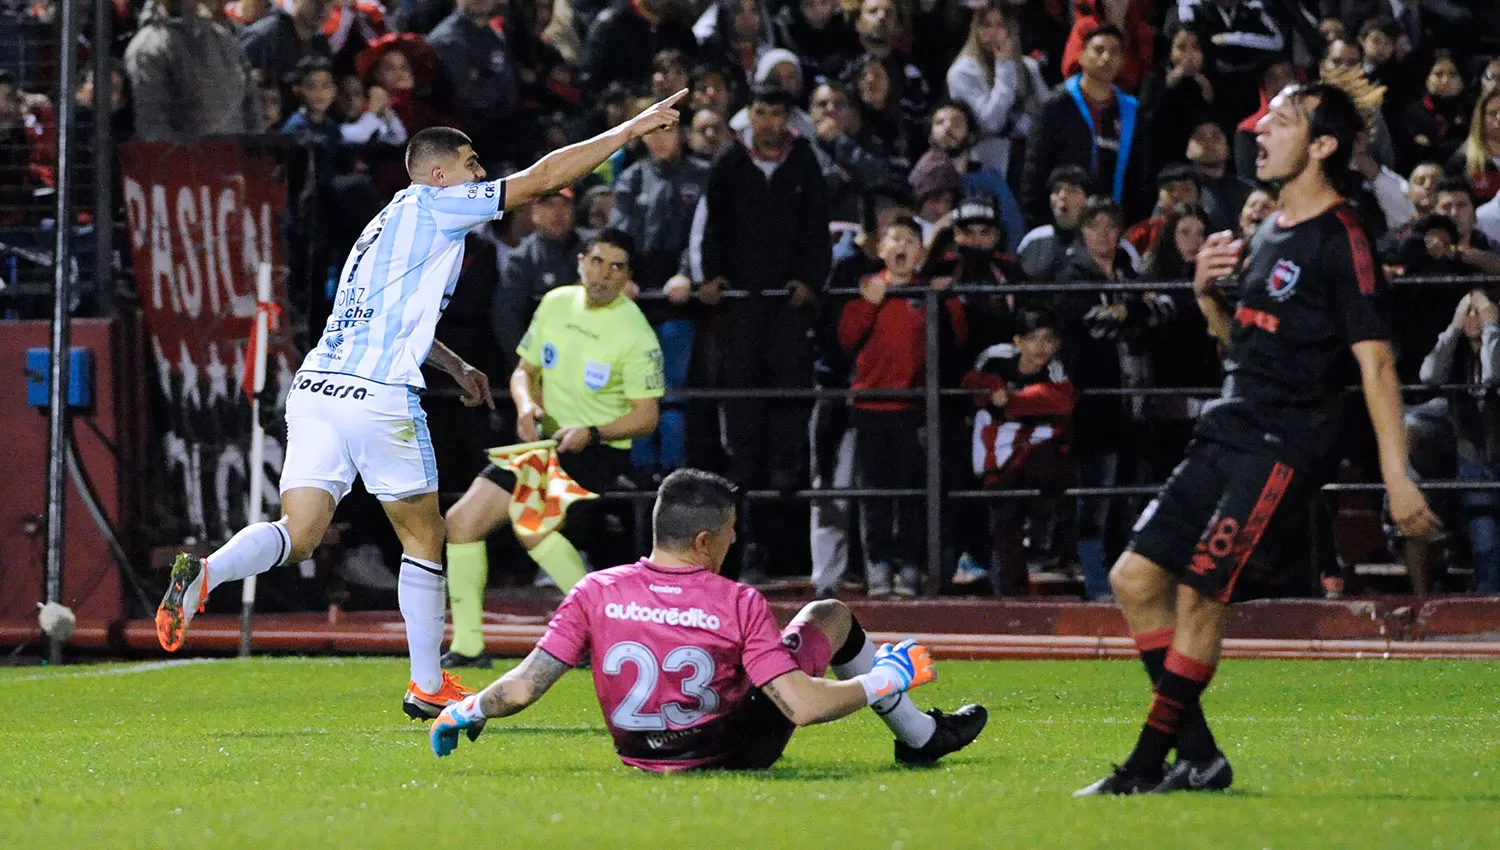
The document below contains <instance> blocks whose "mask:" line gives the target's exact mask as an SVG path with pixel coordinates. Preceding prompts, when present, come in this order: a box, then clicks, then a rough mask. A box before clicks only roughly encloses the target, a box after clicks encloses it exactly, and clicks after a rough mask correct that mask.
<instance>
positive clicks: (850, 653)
mask: <svg viewBox="0 0 1500 850" xmlns="http://www.w3.org/2000/svg"><path fill="white" fill-rule="evenodd" d="M865 640H866V638H865V630H864V627H863V626H861V625H860V624H859V620H858V619H856V618H855V616H854V613H853V612H852V611H851V612H850V613H849V634H848V636H847V637H845V638H844V645H843V646H841V647H839V648H838V649H837V650H835V651H834V653H833V658H832V659H831V660H829V662H828V663H829V665H830V666H837V665H840V664H848V663H849V662H850V661H853V660H854V657H855V656H857V655H859V651H860V650H861V649H864V648H865Z"/></svg>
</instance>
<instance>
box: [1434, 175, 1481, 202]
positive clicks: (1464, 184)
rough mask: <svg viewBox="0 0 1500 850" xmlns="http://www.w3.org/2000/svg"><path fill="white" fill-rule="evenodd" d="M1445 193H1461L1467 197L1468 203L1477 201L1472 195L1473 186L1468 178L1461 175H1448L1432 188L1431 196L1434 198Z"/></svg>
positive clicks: (1476, 197)
mask: <svg viewBox="0 0 1500 850" xmlns="http://www.w3.org/2000/svg"><path fill="white" fill-rule="evenodd" d="M1445 192H1447V193H1452V192H1462V193H1463V194H1465V195H1468V196H1469V202H1470V203H1476V202H1478V200H1479V198H1478V196H1476V195H1475V194H1474V184H1472V183H1470V182H1469V178H1467V177H1464V176H1463V175H1461V174H1450V175H1449V176H1447V177H1444V178H1443V179H1441V180H1439V181H1438V182H1437V185H1436V186H1434V187H1433V188H1432V196H1433V197H1434V198H1435V197H1437V196H1438V195H1441V194H1443V193H1445Z"/></svg>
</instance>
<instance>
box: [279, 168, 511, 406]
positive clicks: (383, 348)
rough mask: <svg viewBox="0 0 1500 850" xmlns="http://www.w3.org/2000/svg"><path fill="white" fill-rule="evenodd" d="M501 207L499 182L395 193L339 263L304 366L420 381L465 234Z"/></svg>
mask: <svg viewBox="0 0 1500 850" xmlns="http://www.w3.org/2000/svg"><path fill="white" fill-rule="evenodd" d="M504 210H505V184H504V183H503V182H502V181H499V180H496V181H493V182H489V183H465V184H462V185H459V186H448V187H446V188H438V187H436V186H419V185H412V186H408V187H407V188H405V189H403V190H401V191H400V192H399V193H397V195H396V197H395V198H392V199H391V202H390V203H389V204H387V205H386V207H385V209H383V210H381V211H380V215H378V216H376V217H375V219H374V220H373V221H371V222H370V223H369V224H367V225H365V229H364V232H363V233H361V234H360V235H359V241H358V242H356V243H355V244H354V250H352V251H350V252H349V259H348V260H346V261H344V270H343V271H342V272H341V273H340V275H339V288H338V293H337V294H336V295H335V296H334V299H333V313H332V314H330V315H329V317H328V324H327V325H326V326H325V327H324V328H323V338H322V339H320V340H319V341H318V345H317V347H316V348H314V349H313V350H312V351H310V352H308V355H307V358H306V359H305V360H303V361H302V368H303V369H306V370H309V371H315V372H329V373H334V374H339V375H355V376H358V377H361V378H364V379H366V380H370V381H376V382H378V383H382V384H395V385H402V384H404V385H406V386H411V387H418V388H422V387H426V386H427V384H426V382H425V381H424V380H423V378H422V361H424V360H426V359H427V354H428V352H429V351H431V349H432V339H433V334H434V333H435V332H436V330H437V323H438V319H440V318H442V315H443V310H445V309H447V307H448V299H449V298H450V297H451V296H452V295H453V287H454V286H455V285H456V284H457V283H458V273H459V270H460V268H461V267H462V265H463V259H464V237H465V236H466V235H467V234H468V232H469V231H470V230H472V229H473V228H475V227H478V226H479V225H481V224H483V223H485V222H487V221H492V220H494V219H498V218H500V216H501V215H502V214H503V213H504Z"/></svg>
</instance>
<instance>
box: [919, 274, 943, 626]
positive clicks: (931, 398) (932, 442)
mask: <svg viewBox="0 0 1500 850" xmlns="http://www.w3.org/2000/svg"><path fill="white" fill-rule="evenodd" d="M938 295H939V293H938V291H937V290H936V289H931V288H929V289H928V290H927V291H926V292H925V293H923V295H922V302H923V304H924V305H925V306H926V309H925V311H924V312H925V313H926V317H925V325H926V331H927V344H926V356H927V365H926V369H925V370H924V372H925V375H924V380H925V381H926V384H925V387H924V388H925V390H926V395H925V401H926V416H925V417H924V419H925V422H926V426H925V427H926V432H927V482H926V485H925V486H926V489H927V577H928V581H929V583H930V585H931V589H932V594H933V595H934V596H936V595H937V594H938V593H939V592H940V591H941V590H942V588H943V543H942V541H943V467H942V454H941V442H940V440H941V438H940V437H939V433H938V432H939V431H940V430H941V429H940V428H939V427H938V422H939V417H940V416H941V409H940V407H939V401H940V399H939V396H938V375H939V369H938V354H939V345H938V322H940V321H941V320H942V317H941V316H939V315H938V312H939V311H940V310H941V309H942V304H941V302H940V300H939V298H938Z"/></svg>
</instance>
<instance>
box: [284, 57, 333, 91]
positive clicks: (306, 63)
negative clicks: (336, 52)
mask: <svg viewBox="0 0 1500 850" xmlns="http://www.w3.org/2000/svg"><path fill="white" fill-rule="evenodd" d="M320 71H326V72H327V73H328V76H330V77H331V76H333V63H332V62H331V61H329V60H328V57H326V56H318V55H312V56H304V57H302V58H301V59H299V60H297V64H296V65H295V66H293V67H292V70H291V71H290V72H289V73H288V74H287V75H286V80H287V82H289V83H291V84H292V85H301V84H302V81H303V80H305V79H307V78H308V77H310V76H312V75H313V74H316V73H318V72H320Z"/></svg>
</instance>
